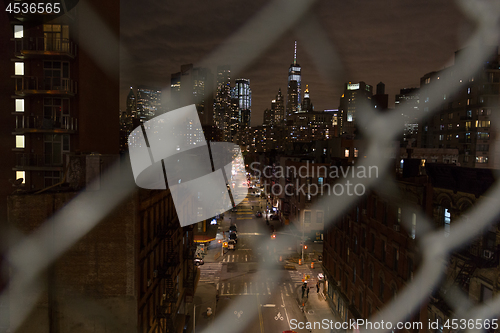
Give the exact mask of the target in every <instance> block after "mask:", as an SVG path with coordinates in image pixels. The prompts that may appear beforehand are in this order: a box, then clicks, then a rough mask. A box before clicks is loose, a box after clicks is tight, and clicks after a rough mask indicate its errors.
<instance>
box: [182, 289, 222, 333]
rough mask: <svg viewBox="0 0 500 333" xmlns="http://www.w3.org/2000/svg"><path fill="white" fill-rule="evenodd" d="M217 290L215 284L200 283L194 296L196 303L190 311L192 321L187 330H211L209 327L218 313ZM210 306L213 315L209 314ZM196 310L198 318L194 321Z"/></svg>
mask: <svg viewBox="0 0 500 333" xmlns="http://www.w3.org/2000/svg"><path fill="white" fill-rule="evenodd" d="M216 292H217V291H216V289H215V286H214V285H213V284H200V285H198V287H197V289H196V294H195V296H194V303H193V304H194V305H193V306H192V307H191V308H190V309H189V311H188V315H189V320H190V322H189V323H188V329H187V332H193V333H194V332H209V330H207V327H209V326H210V324H211V323H212V321H213V320H214V318H215V315H216V307H217V302H216V296H215V295H216ZM208 307H210V308H212V315H210V316H208V315H207V308H208ZM194 312H196V313H195V315H196V318H195V320H194V321H193V314H194ZM193 325H194V327H193Z"/></svg>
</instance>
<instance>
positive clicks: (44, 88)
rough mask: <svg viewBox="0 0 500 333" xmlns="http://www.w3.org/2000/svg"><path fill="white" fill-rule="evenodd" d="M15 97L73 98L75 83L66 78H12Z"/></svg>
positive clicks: (75, 89) (75, 91) (75, 90)
mask: <svg viewBox="0 0 500 333" xmlns="http://www.w3.org/2000/svg"><path fill="white" fill-rule="evenodd" d="M14 79H15V81H16V84H15V93H16V95H17V96H30V95H60V96H68V97H71V96H75V95H76V93H77V86H78V85H77V83H76V82H75V81H73V80H70V79H66V78H45V79H42V78H39V77H35V76H22V77H17V76H16V77H14Z"/></svg>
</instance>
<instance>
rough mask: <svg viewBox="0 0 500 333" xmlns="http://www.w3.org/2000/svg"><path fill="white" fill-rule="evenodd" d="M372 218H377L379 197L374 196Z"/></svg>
mask: <svg viewBox="0 0 500 333" xmlns="http://www.w3.org/2000/svg"><path fill="white" fill-rule="evenodd" d="M372 218H374V219H376V218H377V197H373V208H372Z"/></svg>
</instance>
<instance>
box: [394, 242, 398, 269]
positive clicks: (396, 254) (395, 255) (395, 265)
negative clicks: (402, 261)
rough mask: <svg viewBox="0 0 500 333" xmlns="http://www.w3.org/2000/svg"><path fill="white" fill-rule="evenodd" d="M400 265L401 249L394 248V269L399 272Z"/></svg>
mask: <svg viewBox="0 0 500 333" xmlns="http://www.w3.org/2000/svg"><path fill="white" fill-rule="evenodd" d="M398 267H399V249H398V248H396V247H395V248H394V267H393V268H394V270H395V271H396V272H397V271H398Z"/></svg>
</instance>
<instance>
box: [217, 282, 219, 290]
mask: <svg viewBox="0 0 500 333" xmlns="http://www.w3.org/2000/svg"><path fill="white" fill-rule="evenodd" d="M217 290H219V282H217Z"/></svg>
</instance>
